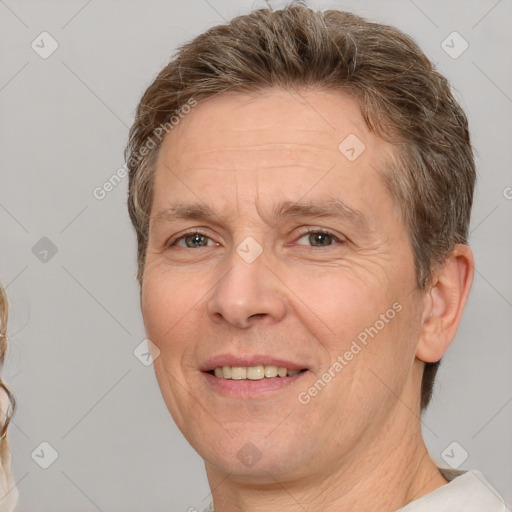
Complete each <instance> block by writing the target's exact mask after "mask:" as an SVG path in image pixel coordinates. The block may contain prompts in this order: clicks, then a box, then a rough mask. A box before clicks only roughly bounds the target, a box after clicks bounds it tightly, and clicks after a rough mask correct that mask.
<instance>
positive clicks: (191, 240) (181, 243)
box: [169, 231, 214, 249]
mask: <svg viewBox="0 0 512 512" xmlns="http://www.w3.org/2000/svg"><path fill="white" fill-rule="evenodd" d="M209 241H210V242H212V243H208V242H209ZM213 244H214V242H213V240H211V238H209V237H208V236H207V235H205V234H204V233H201V232H199V231H194V232H191V233H185V234H184V235H181V236H180V237H179V238H176V240H174V241H173V242H171V243H169V247H172V246H175V245H176V246H178V247H183V248H184V249H197V248H200V247H207V246H208V245H210V246H211V245H213Z"/></svg>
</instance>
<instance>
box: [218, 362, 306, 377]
mask: <svg viewBox="0 0 512 512" xmlns="http://www.w3.org/2000/svg"><path fill="white" fill-rule="evenodd" d="M213 373H214V375H215V377H219V378H220V379H233V380H262V379H265V378H266V379H272V378H274V377H278V376H279V377H286V376H288V377H292V376H293V375H297V374H298V373H300V370H287V369H286V368H284V367H277V366H274V365H268V366H263V365H258V366H249V367H244V366H218V367H217V368H215V369H214V371H213Z"/></svg>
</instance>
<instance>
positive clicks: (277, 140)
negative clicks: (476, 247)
mask: <svg viewBox="0 0 512 512" xmlns="http://www.w3.org/2000/svg"><path fill="white" fill-rule="evenodd" d="M127 162H128V167H129V169H130V184H129V212H130V216H131V219H132V222H133V224H134V227H135V229H136V232H137V239H138V263H139V271H138V279H139V282H140V284H141V308H142V314H143V319H144V324H145V327H146V331H147V335H148V338H149V339H150V340H151V341H152V343H153V344H154V347H155V354H159V355H158V357H155V361H154V366H155V372H156V376H157V379H158V383H159V386H160V389H161V392H162V395H163V397H164V400H165V402H166V404H167V407H168V409H169V411H170V413H171V415H172V416H173V418H174V420H175V422H176V424H177V425H178V427H179V428H180V430H181V431H182V432H183V434H184V435H185V437H186V438H187V439H188V441H189V442H190V444H191V445H192V446H193V447H194V448H195V449H196V450H197V452H198V453H199V454H200V455H201V457H202V458H203V459H204V461H205V466H206V472H207V476H208V480H209V484H210V487H211V490H212V496H213V504H212V506H211V509H213V508H214V509H215V510H216V511H217V512H231V511H256V510H280V511H284V510H312V511H314V510H322V511H327V512H330V511H337V512H343V511H354V510H358V511H366V510H379V511H383V512H384V511H395V510H398V509H402V508H403V507H405V508H404V510H407V511H420V510H421V511H424V510H425V511H426V510H429V511H430V510H435V511H442V510H450V511H452V512H453V511H455V510H461V511H462V510H463V511H464V512H470V511H473V510H475V511H476V510H486V511H498V510H499V511H503V510H506V508H505V505H504V504H503V502H502V500H501V499H500V498H498V497H497V495H496V494H495V492H494V491H493V490H492V488H491V487H490V485H489V484H488V482H486V480H485V478H484V476H483V475H482V474H481V473H479V472H477V471H470V472H466V473H464V474H459V475H458V474H455V473H453V472H450V471H446V470H441V469H439V468H438V467H437V465H436V463H435V462H434V461H433V460H432V458H431V457H430V456H429V454H428V451H427V448H426V446H425V443H424V441H423V439H422V435H421V428H420V414H421V411H422V410H424V409H425V407H426V406H427V405H428V402H429V400H430V396H431V393H432V385H433V380H434V377H435V372H436V370H437V366H438V362H439V360H440V359H441V358H442V356H443V354H444V353H445V351H446V350H447V348H448V346H449V345H450V343H451V341H452V340H453V338H454V336H455V334H456V331H457V328H458V325H459V323H460V319H461V316H462V312H463V309H464V305H465V303H466V300H467V297H468V294H469V291H470V287H471V282H472V279H473V272H474V264H473V257H472V253H471V250H470V249H469V247H468V246H467V230H468V224H469V218H470V210H471V204H472V197H473V188H474V181H475V169H474V161H473V156H472V151H471V145H470V138H469V133H468V128H467V120H466V117H465V115H464V113H463V111H462V110H461V108H460V107H459V105H458V104H457V103H456V101H455V100H454V98H453V96H452V95H451V92H450V89H449V84H448V83H447V81H446V79H445V78H444V77H442V76H441V75H439V74H438V73H437V72H436V71H435V69H434V68H433V66H432V64H431V63H430V62H429V60H428V59H427V58H426V57H425V56H424V54H423V53H422V52H421V51H420V49H419V48H418V47H417V46H416V44H415V43H414V42H413V41H412V40H411V39H410V38H409V37H407V36H406V35H404V34H403V33H401V32H399V31H398V30H396V29H394V28H392V27H387V26H383V25H378V24H372V23H369V22H367V21H365V20H363V19H361V18H359V17H357V16H354V15H351V14H349V13H344V12H339V11H327V12H325V13H322V12H314V11H312V10H311V9H309V8H307V7H304V6H302V5H292V6H289V7H287V8H286V9H284V10H281V11H275V12H272V11H271V10H260V11H256V12H253V13H252V14H250V15H247V16H242V17H240V18H237V19H235V20H233V21H232V22H230V23H228V24H226V25H224V26H220V27H216V28H213V29H210V30H209V31H208V32H206V33H205V34H202V35H200V36H198V37H197V38H196V39H194V40H193V41H192V42H190V43H188V44H187V45H185V46H184V47H183V48H182V49H181V50H180V51H179V52H178V54H177V55H176V56H175V57H174V59H173V60H172V61H171V62H170V63H169V65H167V66H166V67H165V68H164V69H163V70H162V71H161V73H160V74H159V76H158V77H157V78H156V80H155V81H154V82H153V83H152V84H151V86H150V87H149V88H148V90H147V91H146V93H145V94H144V96H143V98H142V99H141V102H140V104H139V106H138V109H137V114H136V119H135V122H134V125H133V127H132V130H131V133H130V141H129V144H128V148H127ZM156 349H158V350H156Z"/></svg>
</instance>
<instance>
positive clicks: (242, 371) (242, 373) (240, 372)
mask: <svg viewBox="0 0 512 512" xmlns="http://www.w3.org/2000/svg"><path fill="white" fill-rule="evenodd" d="M222 374H223V375H224V370H222ZM231 378H232V379H233V380H242V379H246V378H247V368H244V367H242V366H232V367H231Z"/></svg>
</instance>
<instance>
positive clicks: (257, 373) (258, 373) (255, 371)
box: [247, 366, 265, 380]
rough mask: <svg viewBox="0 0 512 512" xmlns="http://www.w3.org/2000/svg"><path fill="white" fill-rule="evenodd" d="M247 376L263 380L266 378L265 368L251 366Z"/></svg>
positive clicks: (251, 378) (250, 378)
mask: <svg viewBox="0 0 512 512" xmlns="http://www.w3.org/2000/svg"><path fill="white" fill-rule="evenodd" d="M247 378H248V379H249V380H261V379H264V378H265V368H264V367H263V366H249V368H247Z"/></svg>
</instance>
